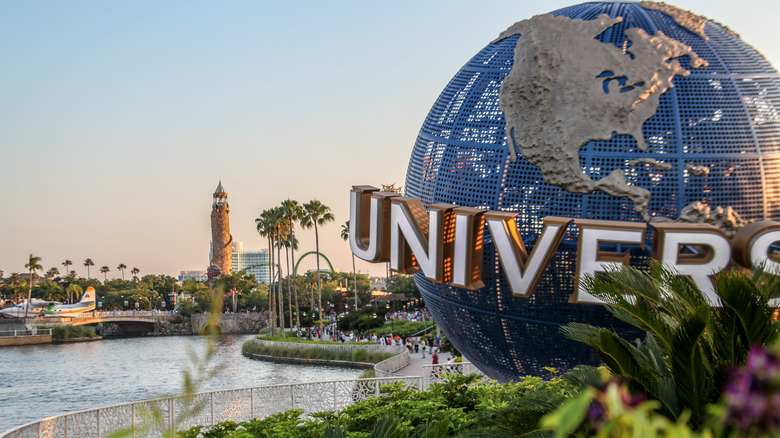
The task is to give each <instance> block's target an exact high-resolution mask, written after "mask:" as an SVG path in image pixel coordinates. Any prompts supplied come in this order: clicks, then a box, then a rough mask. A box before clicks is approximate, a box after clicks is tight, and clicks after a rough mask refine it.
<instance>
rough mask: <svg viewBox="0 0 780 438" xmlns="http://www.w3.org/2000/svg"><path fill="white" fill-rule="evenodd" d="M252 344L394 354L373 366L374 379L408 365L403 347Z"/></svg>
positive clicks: (329, 363) (388, 374)
mask: <svg viewBox="0 0 780 438" xmlns="http://www.w3.org/2000/svg"><path fill="white" fill-rule="evenodd" d="M252 342H256V343H258V344H260V345H264V346H267V347H271V346H276V345H280V344H283V346H284V347H285V348H297V349H300V350H308V349H312V348H319V349H326V350H330V351H336V352H347V353H352V352H353V351H355V350H357V349H358V348H360V349H362V350H365V351H368V352H371V353H396V355H395V356H393V357H391V358H388V359H385V360H383V361H382V362H379V363H378V364H376V365H373V367H374V376H375V377H386V376H391V375H392V374H393V372H395V371H398V370H400V369H401V368H403V367H405V366H406V365H408V364H409V350H407V349H406V347H404V346H403V345H379V344H359V343H352V342H347V343H344V344H332V345H331V344H304V343H300V344H299V343H295V342H274V341H264V340H262V339H253V340H252ZM252 356H257V358H258V359H261V360H272V359H265V358H266V357H268V356H263V355H252ZM277 359H280V358H277ZM281 359H285V360H294V359H297V358H289V357H288V358H281ZM304 360H308V359H304ZM277 362H278V361H277ZM319 362H321V363H318V365H335V366H350V365H340V364H339V363H336V362H343V361H338V360H331V361H319ZM288 363H307V362H288ZM349 363H350V364H354V363H356V362H349ZM369 365H371V364H369ZM358 368H360V367H358Z"/></svg>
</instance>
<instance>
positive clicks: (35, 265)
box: [24, 254, 43, 324]
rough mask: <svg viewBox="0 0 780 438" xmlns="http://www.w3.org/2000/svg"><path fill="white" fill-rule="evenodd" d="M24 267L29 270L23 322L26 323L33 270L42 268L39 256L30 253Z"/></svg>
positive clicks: (30, 298)
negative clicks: (28, 285)
mask: <svg viewBox="0 0 780 438" xmlns="http://www.w3.org/2000/svg"><path fill="white" fill-rule="evenodd" d="M24 267H25V268H27V269H29V270H30V280H29V281H30V289H29V290H28V292H27V305H26V306H24V323H25V324H27V309H29V308H30V303H31V302H32V284H33V280H35V271H38V270H41V271H42V270H43V266H41V258H40V257H36V256H34V255H32V254H30V260H29V261H28V262H27V264H26V265H24Z"/></svg>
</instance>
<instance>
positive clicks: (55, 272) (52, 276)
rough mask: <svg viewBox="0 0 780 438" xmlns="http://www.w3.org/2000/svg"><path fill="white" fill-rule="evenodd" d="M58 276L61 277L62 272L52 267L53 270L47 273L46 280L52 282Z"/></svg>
mask: <svg viewBox="0 0 780 438" xmlns="http://www.w3.org/2000/svg"><path fill="white" fill-rule="evenodd" d="M58 275H60V270H59V269H57V268H56V267H54V266H52V268H51V269H49V270H48V271H46V279H47V280H51V279H52V278H54V277H56V276H58Z"/></svg>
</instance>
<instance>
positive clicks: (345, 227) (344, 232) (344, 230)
mask: <svg viewBox="0 0 780 438" xmlns="http://www.w3.org/2000/svg"><path fill="white" fill-rule="evenodd" d="M341 238H342V239H344V240H345V241H347V240H349V221H346V222H344V224H342V225H341ZM351 252H352V251H350V253H351ZM352 283H353V286H354V288H355V310H357V308H358V297H357V271H356V270H355V254H352Z"/></svg>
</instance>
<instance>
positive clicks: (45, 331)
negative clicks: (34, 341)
mask: <svg viewBox="0 0 780 438" xmlns="http://www.w3.org/2000/svg"><path fill="white" fill-rule="evenodd" d="M18 336H51V329H50V328H33V329H32V330H3V331H0V337H3V338H9V337H18Z"/></svg>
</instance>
